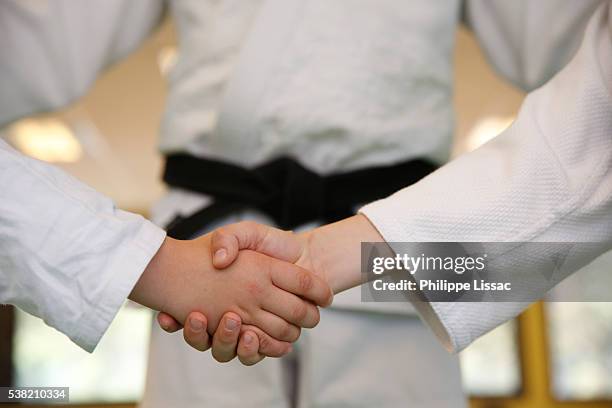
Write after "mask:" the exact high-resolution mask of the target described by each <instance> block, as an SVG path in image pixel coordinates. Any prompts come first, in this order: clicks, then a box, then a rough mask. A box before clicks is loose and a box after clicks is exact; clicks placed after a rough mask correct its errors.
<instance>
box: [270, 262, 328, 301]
mask: <svg viewBox="0 0 612 408" xmlns="http://www.w3.org/2000/svg"><path fill="white" fill-rule="evenodd" d="M270 275H271V277H272V282H273V283H274V285H276V286H278V287H279V288H281V289H283V290H286V291H287V292H291V293H293V294H295V295H298V296H301V297H303V298H305V299H308V300H311V301H312V302H313V303H315V304H317V305H319V306H321V307H326V306H329V305H330V304H331V302H332V300H333V299H334V294H333V292H332V290H331V288H330V287H329V285H328V284H327V282H325V281H324V280H323V279H321V278H320V277H319V276H317V275H315V274H314V273H312V272H310V271H308V270H306V269H304V268H300V267H299V266H296V265H292V264H289V263H286V262H284V263H283V262H271V264H270Z"/></svg>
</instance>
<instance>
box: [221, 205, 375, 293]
mask: <svg viewBox="0 0 612 408" xmlns="http://www.w3.org/2000/svg"><path fill="white" fill-rule="evenodd" d="M211 241H212V242H211V251H212V255H213V264H214V266H215V267H216V268H218V269H224V268H227V267H228V266H229V265H231V264H232V263H233V262H234V261H235V259H236V258H237V256H238V255H239V253H240V251H241V250H252V251H256V252H259V253H262V254H266V255H268V256H271V257H274V258H276V259H280V260H283V261H286V262H290V263H294V264H296V265H298V266H301V267H303V268H305V269H308V270H310V271H312V272H314V273H315V274H316V275H318V276H320V277H321V278H322V279H324V280H325V281H326V282H327V283H328V284H329V285H330V288H331V289H332V291H333V292H334V293H339V292H342V291H344V290H346V289H350V288H352V287H354V286H357V285H359V284H361V283H362V282H361V265H360V262H361V243H362V242H384V239H383V237H382V236H381V235H380V234H379V233H378V231H377V230H376V229H375V228H374V226H373V225H372V224H371V223H370V222H369V220H368V219H367V218H366V217H365V216H363V215H360V214H359V215H355V216H353V217H349V218H347V219H344V220H342V221H339V222H336V223H333V224H329V225H324V226H321V227H319V228H315V229H313V230H311V231H306V232H303V233H299V234H295V233H293V232H290V231H282V230H279V229H276V228H273V227H269V226H267V225H263V224H257V223H255V222H251V221H244V222H240V223H236V224H231V225H226V226H224V227H221V228H219V229H217V230H215V231H213V233H212V237H211Z"/></svg>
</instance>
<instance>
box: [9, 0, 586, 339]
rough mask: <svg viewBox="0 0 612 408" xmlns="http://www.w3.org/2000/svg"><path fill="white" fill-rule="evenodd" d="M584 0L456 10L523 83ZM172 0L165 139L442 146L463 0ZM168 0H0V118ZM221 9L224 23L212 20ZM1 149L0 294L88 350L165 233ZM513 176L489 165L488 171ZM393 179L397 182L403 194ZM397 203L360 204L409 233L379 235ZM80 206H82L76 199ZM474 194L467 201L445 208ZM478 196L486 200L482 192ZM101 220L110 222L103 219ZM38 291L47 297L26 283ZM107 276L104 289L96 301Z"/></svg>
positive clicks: (45, 92) (99, 66)
mask: <svg viewBox="0 0 612 408" xmlns="http://www.w3.org/2000/svg"><path fill="white" fill-rule="evenodd" d="M560 3H561V4H562V7H561V6H559V4H560ZM596 3H598V2H597V1H582V2H575V1H573V0H556V1H554V0H553V1H541V2H538V3H534V2H529V1H520V2H512V3H509V2H506V1H499V0H498V1H495V0H491V1H477V0H474V1H470V2H467V3H466V15H467V20H468V21H469V23H470V25H471V26H472V28H473V29H474V32H475V33H476V35H477V36H478V38H479V41H480V42H481V43H482V44H483V48H484V49H485V50H486V51H487V53H488V55H489V57H490V58H491V60H492V62H493V64H494V65H495V66H496V67H497V68H498V69H499V70H500V71H501V72H502V73H504V74H505V75H506V76H507V77H509V78H510V79H511V80H512V81H514V82H515V83H517V84H520V85H522V86H525V87H528V88H531V87H534V86H537V85H539V84H541V83H543V82H544V81H545V80H546V79H547V78H548V77H549V76H550V75H552V74H553V73H554V72H555V70H556V69H558V67H559V66H561V65H562V64H563V62H564V61H566V60H567V59H568V58H569V56H570V55H571V54H572V52H573V50H574V49H575V46H576V45H577V44H578V38H579V35H577V33H579V32H580V27H581V25H582V22H583V21H584V20H585V19H586V17H588V15H589V13H590V11H592V10H593V8H594V6H595V5H596ZM510 4H512V5H510ZM172 7H173V11H174V13H175V17H176V21H177V27H178V30H179V38H180V52H179V61H178V64H177V66H176V67H175V69H174V70H173V71H172V73H171V75H170V84H171V88H170V95H169V99H168V109H167V112H166V116H165V119H164V125H163V129H162V142H161V147H162V149H163V150H164V151H166V152H168V151H174V150H187V151H190V152H191V153H193V154H196V155H202V156H208V157H215V158H222V159H225V160H229V161H234V162H239V163H241V164H245V165H256V164H258V163H260V162H262V161H265V160H267V159H269V158H271V157H274V156H276V155H279V154H292V155H293V156H294V157H296V158H297V159H298V160H300V161H302V163H304V164H305V165H307V166H309V167H310V168H312V169H314V170H316V171H319V172H321V173H326V172H331V171H337V170H346V169H351V168H357V167H363V166H367V165H371V164H380V163H389V162H393V161H398V160H406V159H409V158H413V157H423V156H426V157H430V158H432V159H434V160H437V161H443V160H444V159H445V158H446V156H447V153H448V150H449V140H450V137H451V130H452V118H453V115H452V107H451V98H450V95H451V92H452V86H451V84H452V71H451V60H452V59H451V55H452V51H453V45H454V31H455V29H456V25H457V23H458V21H459V16H460V12H461V3H459V2H458V1H450V2H449V1H446V0H445V1H437V2H436V1H430V0H413V1H410V2H406V1H402V2H398V1H394V0H384V1H378V0H377V1H373V0H355V1H350V2H341V1H338V2H329V1H324V0H317V1H314V0H313V1H310V2H302V1H297V0H282V1H281V0H269V1H265V2H263V1H253V2H244V1H237V0H234V1H231V0H225V1H220V2H217V1H204V0H180V1H175V2H172ZM94 11H95V12H94ZM162 11H163V3H162V2H161V1H152V0H129V1H127V0H92V1H88V2H87V3H85V2H69V1H68V0H47V1H42V2H41V1H38V2H27V1H18V0H6V1H3V2H1V3H0V53H1V54H2V56H3V57H2V60H0V89H1V90H2V92H1V93H0V123H7V122H10V121H12V120H14V119H16V118H18V117H21V116H25V115H29V114H32V113H35V112H38V111H42V110H48V109H53V108H57V107H60V106H63V105H65V104H67V103H69V102H70V101H72V100H73V99H75V98H77V97H79V96H80V95H81V94H83V93H84V92H85V91H86V90H87V88H88V87H89V86H90V84H91V83H92V82H93V81H94V79H95V78H96V76H97V74H98V73H99V72H100V71H101V70H103V69H104V68H105V67H106V66H107V65H108V64H109V63H111V62H113V61H114V60H116V59H118V58H120V57H122V56H123V55H125V54H126V53H128V52H129V51H131V50H132V49H133V48H134V47H135V46H137V45H138V44H139V42H140V41H141V40H142V39H143V38H144V37H145V36H146V35H147V34H148V33H149V31H150V30H151V29H152V27H154V26H155V24H156V22H157V21H158V20H159V18H160V16H161V14H162ZM219 21H222V22H224V23H223V24H213V23H214V22H217V23H218V22H219ZM544 22H546V23H547V24H551V22H552V23H554V24H552V25H553V27H554V30H548V31H547V30H542V24H543V23H544ZM267 28H271V29H267ZM266 57H270V58H266ZM272 57H278V58H272ZM259 64H261V66H258V65H259ZM587 69H589V67H581V69H579V70H578V71H580V72H581V73H582V72H585V71H586V70H587ZM313 84H316V86H314V85H313ZM321 100H325V101H327V102H328V103H329V104H328V105H321V103H320V101H321ZM532 131H533V129H532ZM581 136H582V135H579V134H576V135H575V137H576V138H579V137H581ZM0 152H1V153H2V154H1V155H0V172H1V173H0V181H1V182H2V184H0V185H1V186H2V189H1V190H0V198H1V203H0V205H2V206H3V211H2V213H1V214H0V221H1V225H0V276H1V278H2V284H1V285H0V301H3V302H9V301H10V302H11V303H14V304H17V305H18V306H20V307H24V308H25V309H26V310H28V311H30V312H32V313H34V314H36V315H39V316H43V317H44V318H45V320H46V321H47V322H48V323H49V324H51V325H53V326H55V327H57V328H59V329H60V330H62V331H64V332H65V333H67V334H69V335H70V336H71V337H72V338H73V339H74V340H75V341H77V342H78V343H79V344H80V345H82V346H83V347H85V348H88V349H91V348H92V347H93V345H94V344H95V342H96V340H97V339H99V337H100V336H101V335H102V333H103V331H104V329H105V325H106V323H107V322H108V321H110V319H111V318H112V315H113V314H114V313H115V312H116V310H117V308H118V305H119V304H120V303H121V301H122V300H123V299H124V298H125V296H126V294H127V293H128V292H129V290H128V288H131V286H132V285H133V283H134V282H135V280H136V278H137V276H138V275H139V274H140V273H141V271H142V269H143V268H144V266H145V265H146V264H147V262H148V261H149V260H150V258H151V257H152V255H153V253H154V252H155V250H156V249H157V247H158V246H159V244H160V243H161V240H162V238H163V232H162V231H161V230H159V229H157V228H156V227H154V226H152V225H151V224H149V223H148V222H147V221H144V220H142V219H140V218H138V217H136V216H133V215H129V214H126V213H123V212H120V211H117V210H115V209H114V208H113V206H112V204H111V203H110V202H109V201H108V199H106V198H105V197H103V196H101V195H99V194H97V193H94V192H92V191H91V190H89V189H87V188H85V187H83V186H82V185H80V184H79V183H78V182H76V181H74V180H73V179H71V178H70V177H68V176H67V175H65V174H63V173H61V172H60V171H57V170H53V169H52V167H51V166H48V165H46V164H43V163H38V162H35V161H33V160H29V159H25V158H23V157H22V156H20V155H19V154H18V153H16V152H14V151H13V150H11V149H10V148H9V147H8V146H6V145H5V144H2V145H0ZM586 153H590V151H589V152H586ZM595 153H598V152H594V154H595ZM514 158H515V157H514V156H512V157H509V158H508V159H507V160H511V159H514ZM17 163H20V165H18V164H17ZM442 174H444V172H443V173H442ZM15 180H19V184H14V181H15ZM512 181H513V180H512V179H510V180H504V179H500V180H497V184H496V185H495V186H496V187H500V186H503V185H504V183H510V182H512ZM5 185H6V186H12V188H5ZM38 185H42V186H46V187H47V188H46V189H44V188H35V187H34V186H38ZM421 185H423V184H420V185H419V186H421ZM24 186H25V187H24ZM29 186H33V187H32V188H30V187H29ZM415 188H417V187H415ZM418 188H421V187H418ZM440 188H442V187H440ZM523 188H525V189H526V190H527V191H529V190H530V189H531V186H530V185H526V186H523ZM81 191H87V194H81V193H80V192H81ZM407 191H408V192H409V191H412V189H410V188H409V189H407ZM493 191H498V190H492V192H493ZM403 194H408V193H401V194H400V195H399V196H398V197H402V195H403ZM33 198H35V199H33ZM411 200H412V198H411ZM402 203H404V201H403V200H402V199H400V198H391V199H388V200H387V201H383V202H381V203H379V204H375V205H373V206H372V207H366V209H364V213H365V214H366V215H368V216H369V217H370V218H371V219H372V220H373V221H374V223H375V224H376V225H377V227H379V228H380V230H381V231H382V232H383V234H384V235H385V236H386V237H387V238H390V237H392V236H393V237H397V238H399V240H413V239H414V238H415V235H414V234H413V233H412V231H409V230H407V229H405V228H398V227H397V226H396V228H395V229H393V231H398V230H401V231H403V232H404V234H403V235H400V234H397V235H388V234H390V232H388V231H391V229H390V227H389V226H388V224H389V223H387V222H385V218H383V217H381V216H378V215H377V214H379V212H377V210H376V209H377V208H383V207H384V206H389V205H392V206H396V207H397V208H398V211H404V213H405V214H406V219H408V218H409V217H412V215H411V214H412V213H411V212H410V211H408V210H409V209H410V208H412V207H411V206H408V208H406V206H405V205H402ZM468 204H471V206H470V207H468V206H467V205H468ZM508 204H509V205H510V202H509V203H508ZM81 207H83V208H89V209H94V210H91V211H77V210H75V208H81ZM431 208H432V209H434V208H436V207H435V206H432V207H431ZM477 208H481V207H477ZM477 208H473V204H472V203H465V208H460V209H455V208H453V209H452V210H453V211H461V210H462V209H464V210H465V211H476V210H477ZM482 208H483V211H484V204H483V207H482ZM23 209H27V211H18V210H23ZM442 210H443V209H442V208H441V209H440V211H442ZM486 210H488V211H491V212H488V213H487V214H490V215H489V216H490V217H495V213H494V212H492V210H493V208H486ZM381 212H383V211H382V210H381ZM41 214H45V216H44V217H43V216H42V215H41ZM442 214H444V213H442V212H440V213H439V214H433V213H432V215H433V216H434V217H433V218H432V220H438V221H440V220H444V219H445V218H444V216H442ZM483 215H484V214H483ZM396 216H397V217H398V219H399V217H401V216H400V214H399V213H398V214H396ZM485 218H486V217H485ZM402 219H403V220H404V218H402ZM386 220H388V218H386ZM506 221H507V220H505V219H502V218H501V217H499V218H498V219H497V221H496V222H499V223H500V224H503V223H504V222H506ZM105 223H108V224H109V225H112V226H113V228H110V227H109V228H101V227H100V226H101V225H106V224H105ZM398 225H401V224H398ZM406 225H408V221H406ZM439 227H440V230H444V228H445V226H444V225H439ZM500 230H503V228H501V227H500ZM101 231H104V233H101ZM466 231H468V230H466ZM406 232H407V234H406ZM75 234H77V236H78V239H76V240H75V239H73V238H74V236H75ZM450 236H451V235H448V236H447V238H448V237H450ZM51 237H53V238H51ZM61 237H65V239H64V240H62V239H61ZM443 238H444V236H440V239H443ZM55 239H58V242H63V244H62V247H61V248H57V247H56V246H54V245H57V244H54V243H55V242H56V241H55ZM98 240H102V241H103V242H99V241H98ZM9 242H11V244H9ZM31 242H36V244H37V245H34V244H32V243H31ZM66 242H67V244H66ZM126 242H127V243H130V244H129V245H123V243H126ZM92 243H96V245H95V246H93V247H92V246H91V245H92ZM67 245H68V246H67ZM99 248H103V249H104V250H103V251H102V250H98V249H99ZM124 251H128V252H129V253H128V254H126V253H124ZM33 254H36V255H37V256H33ZM123 257H127V258H129V260H130V261H129V262H132V263H133V266H132V265H130V264H129V263H128V262H127V261H126V262H121V266H122V267H125V268H127V269H129V272H128V271H127V270H124V269H118V268H119V267H112V268H110V267H109V265H110V264H109V262H114V261H113V260H117V262H118V260H119V259H123ZM120 271H125V273H120ZM77 274H79V280H76V281H75V277H76V276H77ZM19 282H21V283H19ZM49 282H54V283H53V284H51V283H49ZM75 282H87V285H85V284H82V285H77V284H75ZM100 282H103V283H100ZM26 287H27V288H28V289H24V288H26ZM101 288H106V289H108V290H103V289H101ZM41 292H45V293H47V296H48V298H47V300H45V299H44V297H40V296H35V295H34V294H36V293H41ZM90 293H93V295H90ZM101 293H104V297H105V299H106V301H107V302H108V303H107V304H106V305H101V304H99V303H98V302H99V301H100V297H101ZM60 300H61V302H60ZM61 304H64V305H65V306H64V307H56V305H61ZM84 304H85V305H89V306H90V308H86V307H83V306H82V305H84ZM109 305H110V306H109ZM68 309H70V310H72V311H73V314H69V313H67V310H68ZM75 311H78V312H75ZM75 313H76V314H75ZM95 313H99V314H101V315H103V319H99V321H98V322H96V324H95V327H91V326H87V325H83V324H81V322H82V321H84V320H88V319H89V318H90V317H93V316H94V315H95ZM71 316H74V318H71ZM79 319H80V320H79ZM77 321H78V322H79V324H77V323H76V322H77ZM92 321H95V320H94V319H92ZM495 323H496V321H492V322H491V325H493V324H495ZM445 327H450V324H447V325H446V326H445ZM457 344H460V343H459V342H457Z"/></svg>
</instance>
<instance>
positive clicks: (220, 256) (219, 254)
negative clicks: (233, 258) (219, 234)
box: [215, 248, 227, 262]
mask: <svg viewBox="0 0 612 408" xmlns="http://www.w3.org/2000/svg"><path fill="white" fill-rule="evenodd" d="M225 258H227V250H226V249H225V248H221V249H217V251H216V252H215V261H216V262H223V261H224V260H225Z"/></svg>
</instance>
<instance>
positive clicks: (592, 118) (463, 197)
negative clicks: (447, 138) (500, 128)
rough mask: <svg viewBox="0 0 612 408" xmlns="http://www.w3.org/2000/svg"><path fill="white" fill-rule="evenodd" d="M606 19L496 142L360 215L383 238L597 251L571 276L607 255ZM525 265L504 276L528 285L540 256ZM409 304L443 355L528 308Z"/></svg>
mask: <svg viewBox="0 0 612 408" xmlns="http://www.w3.org/2000/svg"><path fill="white" fill-rule="evenodd" d="M610 13H611V7H610V3H609V2H606V3H605V4H603V5H601V6H600V7H599V8H598V9H597V11H596V12H595V14H594V15H593V16H592V18H591V20H590V22H589V25H588V28H587V30H586V33H585V35H584V39H583V42H582V45H581V46H580V48H579V50H578V52H577V54H576V55H575V56H574V58H573V59H572V61H571V62H570V63H569V64H568V65H567V66H566V67H565V68H564V69H563V70H562V71H561V72H560V73H559V74H558V75H556V76H555V77H554V78H553V79H552V80H551V81H550V82H548V83H547V84H546V85H544V86H543V87H541V88H540V89H538V90H536V91H534V92H532V93H531V94H529V95H528V96H527V98H526V99H525V101H524V103H523V105H522V107H521V109H520V112H519V115H518V117H517V119H516V121H515V122H514V123H513V124H512V125H511V126H510V127H509V128H508V129H507V130H506V131H504V132H503V133H502V134H501V135H499V136H498V137H496V138H495V139H493V140H492V141H490V142H489V143H487V144H485V145H484V146H482V147H481V148H479V149H477V150H475V151H473V152H471V153H469V154H466V155H463V156H461V157H459V158H457V159H456V160H454V161H452V162H450V163H449V164H447V165H446V166H444V167H442V168H441V169H440V170H438V171H436V172H434V173H433V174H431V175H430V176H428V177H426V178H425V179H423V180H422V181H420V182H419V183H417V184H415V185H413V186H411V187H408V188H406V189H403V190H401V191H399V192H397V193H395V194H394V195H392V196H390V197H388V198H386V199H383V200H380V201H377V202H374V203H372V204H369V205H367V206H365V207H364V208H362V209H361V213H363V214H364V215H366V216H367V217H368V219H369V220H370V221H371V222H372V223H373V224H374V226H375V227H376V228H377V229H378V230H379V232H380V233H381V234H382V235H383V237H384V238H385V240H387V241H412V242H433V241H454V242H462V241H482V242H496V241H502V242H593V243H596V245H595V250H594V251H593V253H591V254H590V255H589V257H588V258H589V259H577V260H569V261H572V264H575V265H576V269H578V268H579V267H580V265H584V264H586V263H588V262H589V261H591V260H592V259H594V258H596V257H597V256H598V255H599V254H601V253H603V252H605V251H607V250H609V249H610V248H612V99H611V94H610V87H611V86H612V25H611V21H612V16H611V14H610ZM552 255H555V254H552ZM550 256H551V254H548V258H547V259H546V262H547V264H549V263H550V262H549V259H550V258H549V257H550ZM517 260H518V259H517ZM523 261H524V260H523ZM574 261H575V262H574ZM531 262H532V263H531V264H529V265H525V262H523V265H524V266H525V267H524V268H523V269H522V270H518V269H517V268H514V269H513V268H511V267H509V269H508V271H507V273H508V274H514V273H522V274H523V275H524V280H525V287H529V280H530V274H529V273H526V272H528V271H530V270H538V269H540V270H541V269H542V268H543V264H542V263H540V260H539V259H538V258H537V257H535V258H534V259H532V260H531ZM517 263H518V262H517ZM571 272H572V271H569V273H571ZM531 276H533V275H531ZM563 277H564V276H559V277H558V279H557V280H560V279H562V278H563ZM556 283H557V282H556V281H555V279H552V280H551V282H550V285H549V287H552V286H554V285H555V284H556ZM547 289H548V288H546V287H541V288H539V292H538V294H541V295H544V293H545V291H546V290H547ZM415 306H416V307H417V309H418V310H419V311H420V312H421V314H422V316H423V318H424V320H426V321H427V322H428V323H429V324H430V325H431V327H432V328H433V329H434V331H435V332H436V334H437V335H438V336H439V338H440V339H441V340H442V341H443V342H444V343H445V345H446V346H447V348H449V349H451V350H455V351H459V350H462V349H463V348H465V347H466V346H468V345H469V344H470V343H471V342H472V341H474V340H475V339H477V338H478V337H479V336H481V335H483V334H485V333H487V332H488V331H490V330H492V329H493V328H495V327H496V326H498V325H499V324H501V323H503V322H505V321H507V320H509V319H511V318H513V317H515V316H516V315H518V314H519V313H520V312H521V311H522V310H523V309H524V308H525V307H526V306H527V305H526V304H525V303H493V302H490V303H484V302H482V303H477V302H475V303H452V302H451V303H441V302H439V303H434V302H429V303H424V304H423V305H415Z"/></svg>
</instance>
